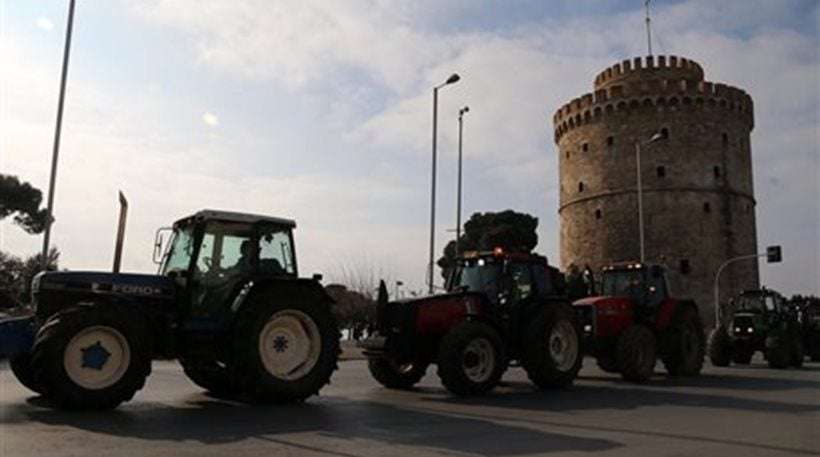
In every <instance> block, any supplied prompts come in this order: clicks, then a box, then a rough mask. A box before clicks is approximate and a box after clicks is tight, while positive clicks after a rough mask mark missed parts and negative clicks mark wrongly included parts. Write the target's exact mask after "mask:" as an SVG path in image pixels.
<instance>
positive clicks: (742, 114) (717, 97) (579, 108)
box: [552, 61, 754, 142]
mask: <svg viewBox="0 0 820 457" xmlns="http://www.w3.org/2000/svg"><path fill="white" fill-rule="evenodd" d="M627 62H628V61H627ZM688 62H691V61H688ZM611 68H614V67H611ZM698 68H700V67H699V66H698ZM702 71H703V70H700V72H701V73H702ZM599 77H600V75H599ZM658 109H692V110H698V109H704V110H722V111H725V112H727V113H730V115H733V116H736V117H737V118H738V119H739V120H741V121H742V122H744V123H746V124H747V125H748V127H749V129H750V130H751V129H753V128H754V116H753V112H754V103H753V101H752V98H751V97H750V96H749V94H747V93H746V91H744V90H743V89H739V88H737V87H732V86H729V85H726V84H722V83H714V82H709V81H703V80H701V81H697V82H693V81H691V80H687V79H649V80H642V79H630V80H625V79H621V80H619V84H611V85H606V86H604V88H601V89H597V90H596V91H595V92H590V93H586V94H584V95H582V96H580V97H577V98H574V99H573V100H572V101H570V102H569V103H566V104H564V105H563V106H562V107H561V108H559V109H558V110H557V111H556V112H555V114H554V115H553V119H552V121H553V126H554V130H555V141H556V142H558V140H560V138H561V136H562V135H564V134H565V133H566V132H568V131H569V130H572V129H573V128H575V127H577V126H579V125H583V124H586V123H589V122H595V121H598V120H600V119H601V118H602V117H604V116H611V115H615V116H620V115H625V114H630V113H634V112H640V111H653V110H658Z"/></svg>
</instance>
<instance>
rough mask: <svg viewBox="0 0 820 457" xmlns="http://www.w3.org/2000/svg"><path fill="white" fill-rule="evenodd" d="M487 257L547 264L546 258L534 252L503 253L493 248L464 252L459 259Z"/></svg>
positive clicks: (499, 249) (501, 250)
mask: <svg viewBox="0 0 820 457" xmlns="http://www.w3.org/2000/svg"><path fill="white" fill-rule="evenodd" d="M487 257H495V258H498V259H507V260H511V261H513V262H530V263H539V264H548V263H549V262H548V261H547V258H546V257H544V256H542V255H539V254H536V253H534V252H519V251H504V250H503V249H501V248H495V249H493V250H492V251H464V252H463V253H462V254H461V256H460V259H461V260H470V259H478V258H487Z"/></svg>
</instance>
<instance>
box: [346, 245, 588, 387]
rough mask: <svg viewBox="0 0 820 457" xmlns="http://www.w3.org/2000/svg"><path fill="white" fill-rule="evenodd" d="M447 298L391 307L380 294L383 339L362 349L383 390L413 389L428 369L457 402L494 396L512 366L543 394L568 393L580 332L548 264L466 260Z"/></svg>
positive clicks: (484, 257)
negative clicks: (555, 388) (565, 388)
mask: <svg viewBox="0 0 820 457" xmlns="http://www.w3.org/2000/svg"><path fill="white" fill-rule="evenodd" d="M446 289H447V293H446V294H441V295H432V296H428V297H423V298H418V299H410V300H397V301H393V302H388V300H387V291H386V288H385V287H384V283H382V285H381V287H380V291H379V299H378V305H377V306H378V310H377V311H378V312H377V325H376V327H377V332H376V334H375V336H373V337H371V338H369V339H367V340H365V341H364V342H363V343H362V347H363V348H364V349H365V351H364V353H365V355H366V356H367V357H368V360H369V364H368V365H369V368H370V373H371V374H372V375H373V377H374V378H375V379H376V380H377V381H379V382H380V383H381V384H382V385H384V386H385V387H388V388H394V389H408V388H410V387H412V386H413V385H415V384H416V383H417V382H418V381H420V380H421V378H422V377H424V375H425V373H426V371H427V367H428V366H429V365H430V364H436V365H437V366H438V375H439V377H440V378H441V381H442V383H443V384H444V386H445V387H446V388H447V389H448V390H449V391H450V392H452V393H453V394H456V395H460V396H465V395H477V394H482V393H485V392H488V391H489V390H491V389H492V388H493V387H495V386H496V385H497V384H498V382H499V381H500V379H501V376H502V375H503V373H504V371H505V370H506V369H507V367H508V366H509V363H510V361H513V360H515V361H518V362H519V363H520V364H521V366H523V367H524V369H525V370H526V372H527V374H528V375H529V378H530V380H531V381H532V382H533V383H534V384H535V385H536V386H538V387H539V388H547V387H552V386H566V385H569V384H571V383H572V381H573V380H574V379H575V377H576V375H577V373H578V370H579V369H580V368H581V360H582V358H583V354H582V352H581V340H580V326H579V324H578V321H577V319H576V318H575V315H574V313H573V309H572V306H571V305H570V304H569V302H568V301H567V300H566V298H564V297H563V289H564V285H563V276H562V275H561V274H560V273H559V272H558V270H557V269H555V268H553V267H550V266H549V265H548V264H547V259H546V257H543V256H539V255H535V254H528V253H505V252H503V251H502V250H500V249H496V250H495V251H493V252H482V253H478V252H473V253H469V254H465V255H464V256H463V257H462V258H460V259H459V260H458V261H457V262H456V267H455V268H454V269H453V271H452V274H451V275H450V279H449V280H448V281H447V287H446Z"/></svg>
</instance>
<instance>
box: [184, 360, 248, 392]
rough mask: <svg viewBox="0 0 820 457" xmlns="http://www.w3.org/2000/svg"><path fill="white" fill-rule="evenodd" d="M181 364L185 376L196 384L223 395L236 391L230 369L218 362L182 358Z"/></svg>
mask: <svg viewBox="0 0 820 457" xmlns="http://www.w3.org/2000/svg"><path fill="white" fill-rule="evenodd" d="M179 363H180V365H182V370H183V371H184V372H185V376H187V377H188V379H190V380H191V382H193V383H194V384H196V385H197V386H199V387H202V388H203V389H205V390H207V391H208V392H211V393H212V394H214V395H218V396H223V395H231V394H234V393H236V387H235V386H234V385H233V384H232V383H231V377H230V375H229V374H228V369H227V368H226V367H225V366H222V365H220V364H218V363H216V362H213V361H212V362H208V363H195V362H191V361H187V360H182V359H180V361H179Z"/></svg>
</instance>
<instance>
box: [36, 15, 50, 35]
mask: <svg viewBox="0 0 820 457" xmlns="http://www.w3.org/2000/svg"><path fill="white" fill-rule="evenodd" d="M35 24H36V25H37V27H39V28H41V29H43V30H45V31H48V32H50V31H51V30H52V29H54V23H53V22H51V19H49V18H47V17H44V16H40V17H38V18H37V20H36V21H35Z"/></svg>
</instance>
